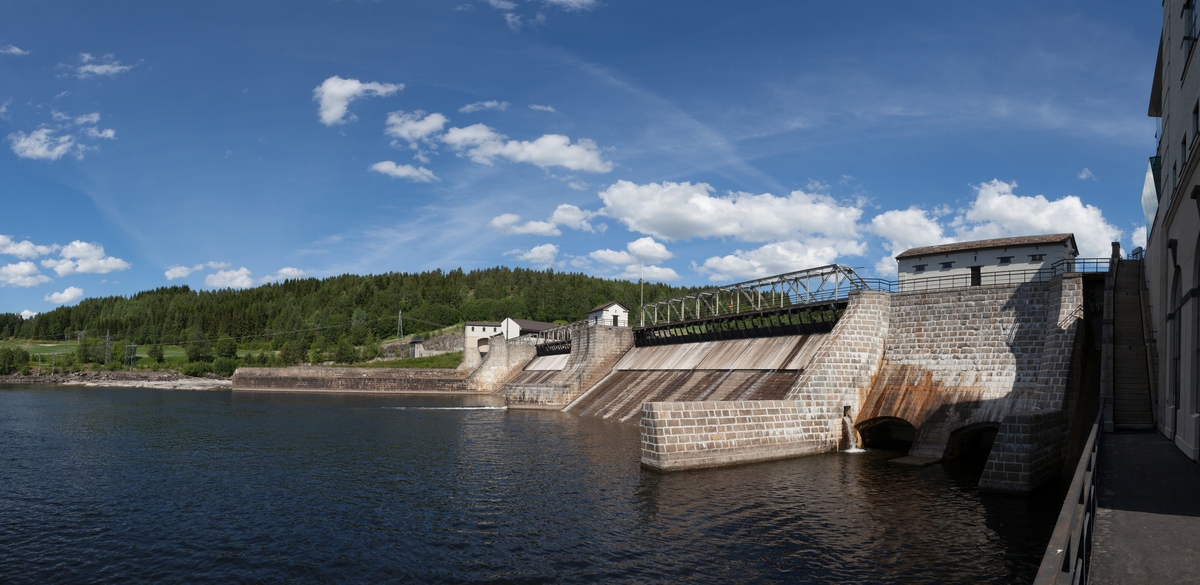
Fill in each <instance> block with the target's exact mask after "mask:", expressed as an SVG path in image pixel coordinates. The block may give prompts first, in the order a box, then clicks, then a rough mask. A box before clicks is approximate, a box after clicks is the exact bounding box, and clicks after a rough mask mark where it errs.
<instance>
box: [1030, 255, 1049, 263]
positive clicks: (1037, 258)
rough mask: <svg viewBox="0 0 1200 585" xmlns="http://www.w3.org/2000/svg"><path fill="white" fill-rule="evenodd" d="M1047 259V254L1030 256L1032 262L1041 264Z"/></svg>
mask: <svg viewBox="0 0 1200 585" xmlns="http://www.w3.org/2000/svg"><path fill="white" fill-rule="evenodd" d="M1045 259H1046V255H1045V254H1030V255H1029V261H1030V262H1041V261H1042V260H1045Z"/></svg>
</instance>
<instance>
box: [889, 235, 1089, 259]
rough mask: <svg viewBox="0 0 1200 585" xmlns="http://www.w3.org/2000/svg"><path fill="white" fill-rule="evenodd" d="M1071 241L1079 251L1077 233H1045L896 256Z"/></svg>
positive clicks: (1073, 246) (898, 257) (954, 245)
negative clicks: (1076, 243) (1076, 240)
mask: <svg viewBox="0 0 1200 585" xmlns="http://www.w3.org/2000/svg"><path fill="white" fill-rule="evenodd" d="M1066 242H1070V244H1071V249H1072V250H1076V251H1078V250H1079V248H1078V247H1077V246H1076V245H1075V234H1044V235H1040V236H1019V237H1016V238H996V239H994V240H975V241H973V242H955V243H953V244H941V245H939V246H925V247H924V248H912V249H910V250H905V251H903V252H901V253H900V255H898V256H896V259H897V260H900V259H903V258H912V257H915V256H932V255H934V254H949V253H951V252H964V251H966V250H985V249H989V248H1012V247H1015V246H1034V245H1037V244H1062V243H1066Z"/></svg>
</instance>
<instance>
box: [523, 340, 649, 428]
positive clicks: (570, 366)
mask: <svg viewBox="0 0 1200 585" xmlns="http://www.w3.org/2000/svg"><path fill="white" fill-rule="evenodd" d="M632 347H633V330H632V329H630V328H628V327H611V326H603V325H599V326H588V327H581V328H579V329H576V330H575V331H573V332H572V334H571V357H570V358H568V359H567V363H566V365H565V366H563V369H562V371H560V372H559V373H558V374H557V375H555V376H554V377H552V378H551V379H549V380H546V381H545V382H542V383H539V384H513V383H510V384H506V385H505V387H504V400H505V403H507V404H508V407H509V408H528V409H552V410H561V409H563V408H566V406H567V405H568V404H570V403H571V401H573V400H575V399H576V398H578V397H579V396H580V395H581V394H583V393H584V391H586V390H588V389H589V388H591V387H592V386H595V385H596V384H597V383H598V382H599V381H600V380H602V379H604V377H605V376H607V375H608V374H610V373H612V369H613V366H615V365H617V362H618V361H620V359H621V356H624V355H625V352H627V351H629V349H630V348H632Z"/></svg>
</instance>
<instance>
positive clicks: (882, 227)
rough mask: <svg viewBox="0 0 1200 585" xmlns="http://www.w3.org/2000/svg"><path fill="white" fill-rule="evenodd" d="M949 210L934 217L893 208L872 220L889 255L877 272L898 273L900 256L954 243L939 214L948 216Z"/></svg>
mask: <svg viewBox="0 0 1200 585" xmlns="http://www.w3.org/2000/svg"><path fill="white" fill-rule="evenodd" d="M948 211H949V210H945V209H941V210H935V211H934V212H933V213H932V214H931V212H929V211H926V210H924V209H921V208H919V207H915V206H914V207H910V208H908V209H893V210H891V211H885V212H883V213H881V214H879V215H876V216H875V217H873V218H871V226H870V230H871V232H872V233H874V234H875V235H877V236H880V237H882V238H883V239H884V240H885V242H884V247H885V248H887V249H888V252H889V254H888V255H887V256H884V257H882V258H880V259H879V262H877V263H876V264H875V271H876V272H878V273H880V274H895V272H896V256H897V255H899V254H900V253H901V252H903V251H905V250H908V249H910V248H917V247H921V246H934V245H937V244H946V243H950V242H953V241H954V238H951V237H948V236H946V235H944V234H943V233H942V229H943V228H942V224H941V223H939V222H938V220H937V218H936V214H938V213H940V214H942V215H944V214H945V213H946V212H948Z"/></svg>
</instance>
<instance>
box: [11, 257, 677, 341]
mask: <svg viewBox="0 0 1200 585" xmlns="http://www.w3.org/2000/svg"><path fill="white" fill-rule="evenodd" d="M686 290H688V289H681V288H678V287H671V286H667V285H663V284H649V283H647V284H646V288H645V293H646V301H647V302H649V301H651V300H656V299H661V298H666V297H670V296H675V295H677V294H681V293H682V292H684V291H686ZM613 300H615V301H619V302H620V303H622V304H624V305H625V306H626V307H629V309H630V311H631V312H636V311H637V308H638V306H639V304H638V301H639V293H638V284H637V283H634V282H628V281H624V280H605V279H602V278H596V277H592V276H587V275H583V274H575V273H561V272H555V271H553V270H547V271H536V270H525V269H520V268H517V269H511V268H503V267H498V268H488V269H484V270H472V271H471V272H463V271H462V270H461V269H460V270H453V271H450V272H442V271H441V270H437V271H433V272H422V273H419V274H409V273H389V274H381V275H368V276H356V275H343V276H335V277H331V278H326V279H321V280H318V279H315V278H306V279H298V280H289V281H286V282H282V283H276V284H266V285H263V286H259V287H257V288H251V289H244V290H230V289H226V290H216V291H194V290H191V289H190V288H188V287H187V286H172V287H164V288H159V289H155V290H151V291H146V292H142V293H138V294H136V295H133V296H132V297H107V298H91V299H85V300H83V301H81V302H80V303H79V304H78V305H76V306H73V307H60V308H58V309H55V310H53V311H49V312H47V313H42V314H40V315H37V316H36V317H33V318H32V319H28V320H22V319H21V317H20V316H19V315H14V314H11V313H9V314H3V315H0V338H11V337H17V338H22V339H45V340H55V339H60V340H61V339H64V338H66V339H75V338H76V336H77V335H78V332H80V331H86V334H85V335H86V336H88V337H103V336H104V335H105V334H106V333H111V334H112V336H113V337H119V338H122V339H125V340H129V341H130V342H132V343H137V344H142V345H149V344H175V343H180V342H184V341H187V340H197V339H205V340H209V341H215V340H217V339H219V338H223V337H233V338H235V339H238V340H239V341H240V342H241V343H248V342H251V343H252V345H261V346H263V347H273V348H276V349H278V348H279V347H281V346H282V345H283V344H284V343H286V342H287V341H291V340H293V339H298V340H303V341H304V342H305V343H310V342H312V341H313V340H314V339H316V338H318V337H320V338H323V339H324V340H327V341H336V340H343V339H345V340H347V341H349V342H350V343H352V344H355V345H358V344H361V343H363V341H364V340H366V339H368V338H384V337H387V336H389V335H395V333H396V317H397V313H398V312H399V311H404V317H405V319H404V332H405V334H411V333H422V332H426V331H432V330H434V329H438V328H441V327H443V326H446V325H452V324H454V323H457V322H459V321H464V320H467V321H498V320H500V319H503V318H505V317H516V318H525V319H536V320H539V321H556V320H561V321H576V320H580V319H583V318H586V317H587V311H588V310H589V309H591V308H592V307H595V306H596V305H599V304H601V303H604V302H607V301H613ZM257 341H262V342H264V343H262V344H260V343H257Z"/></svg>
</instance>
